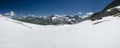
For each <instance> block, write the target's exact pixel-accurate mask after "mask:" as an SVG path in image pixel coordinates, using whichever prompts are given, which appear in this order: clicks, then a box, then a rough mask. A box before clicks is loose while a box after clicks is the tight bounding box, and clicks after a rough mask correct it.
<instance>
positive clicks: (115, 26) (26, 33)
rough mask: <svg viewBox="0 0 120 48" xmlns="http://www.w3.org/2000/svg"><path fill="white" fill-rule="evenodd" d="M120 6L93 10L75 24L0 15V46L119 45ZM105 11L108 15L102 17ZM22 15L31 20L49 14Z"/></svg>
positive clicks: (115, 47) (118, 47)
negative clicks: (95, 11)
mask: <svg viewBox="0 0 120 48" xmlns="http://www.w3.org/2000/svg"><path fill="white" fill-rule="evenodd" d="M117 1H118V0H117ZM112 5H114V4H112ZM119 5H120V4H119ZM119 5H117V6H114V7H111V8H109V9H107V10H106V11H104V12H102V13H101V12H99V13H95V14H93V15H92V16H90V17H86V18H84V21H82V22H80V23H78V24H74V25H59V26H54V25H36V24H31V23H26V22H22V21H18V20H14V19H11V18H8V17H5V16H3V15H1V14H0V48H120V27H119V26H120V12H119V9H120V8H119ZM116 10H117V11H116ZM105 13H106V14H107V15H108V16H103V15H104V14H105ZM109 13H112V14H109ZM113 13H114V14H113ZM100 14H101V15H100ZM106 14H105V15H106ZM95 15H96V16H95ZM23 18H25V19H26V18H27V19H29V20H34V19H37V18H39V19H40V18H42V19H43V18H45V19H46V18H48V17H36V18H35V17H31V16H30V17H29V18H28V17H22V19H23ZM31 18H32V19H31ZM49 18H50V20H47V21H51V19H52V21H54V22H57V21H60V22H62V21H63V22H64V21H69V20H74V19H75V17H73V19H71V17H63V16H58V15H54V16H50V17H49ZM49 18H48V19H49ZM77 18H78V16H77ZM39 19H38V20H39ZM61 19H62V20H61ZM93 20H94V21H93ZM34 21H35V20H34Z"/></svg>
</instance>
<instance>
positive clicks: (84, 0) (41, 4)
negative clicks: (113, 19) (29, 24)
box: [0, 0, 113, 16]
mask: <svg viewBox="0 0 120 48" xmlns="http://www.w3.org/2000/svg"><path fill="white" fill-rule="evenodd" d="M112 1H113V0H0V13H6V12H10V11H14V12H16V13H17V14H23V15H28V14H34V15H38V16H39V15H41V16H48V15H52V14H61V15H63V14H66V15H72V14H74V13H77V12H83V13H86V12H98V11H101V10H102V9H103V8H104V7H105V6H106V5H107V4H109V3H111V2H112Z"/></svg>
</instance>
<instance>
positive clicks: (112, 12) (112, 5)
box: [89, 0, 120, 21]
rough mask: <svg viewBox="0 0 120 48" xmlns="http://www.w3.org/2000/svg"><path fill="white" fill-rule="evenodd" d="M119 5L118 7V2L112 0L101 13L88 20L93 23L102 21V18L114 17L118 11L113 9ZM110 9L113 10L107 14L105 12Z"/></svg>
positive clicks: (119, 3) (117, 0) (119, 1)
mask: <svg viewBox="0 0 120 48" xmlns="http://www.w3.org/2000/svg"><path fill="white" fill-rule="evenodd" d="M119 5H120V0H114V1H113V2H112V3H110V4H109V5H107V6H106V7H105V8H104V9H103V10H102V11H100V12H97V13H95V14H93V15H92V16H90V17H89V18H90V20H92V21H94V20H99V19H102V17H106V16H110V15H114V14H116V13H118V12H120V10H119V9H117V8H114V7H116V6H119ZM111 8H114V9H112V10H111V11H109V12H108V11H107V10H108V9H111Z"/></svg>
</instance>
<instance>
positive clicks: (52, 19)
mask: <svg viewBox="0 0 120 48" xmlns="http://www.w3.org/2000/svg"><path fill="white" fill-rule="evenodd" d="M13 19H15V20H19V21H23V22H28V23H33V24H39V25H64V24H76V23H80V22H82V21H83V18H81V17H80V16H78V15H74V16H62V15H51V16H20V17H14V18H13Z"/></svg>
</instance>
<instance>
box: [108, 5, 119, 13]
mask: <svg viewBox="0 0 120 48" xmlns="http://www.w3.org/2000/svg"><path fill="white" fill-rule="evenodd" d="M115 8H116V9H119V11H120V6H116V7H114V8H110V9H108V10H107V12H109V11H111V10H112V9H115Z"/></svg>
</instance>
